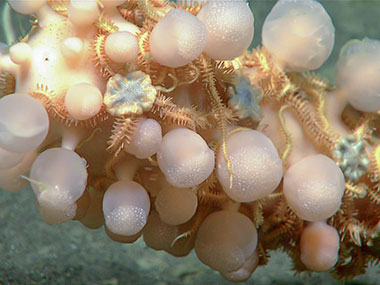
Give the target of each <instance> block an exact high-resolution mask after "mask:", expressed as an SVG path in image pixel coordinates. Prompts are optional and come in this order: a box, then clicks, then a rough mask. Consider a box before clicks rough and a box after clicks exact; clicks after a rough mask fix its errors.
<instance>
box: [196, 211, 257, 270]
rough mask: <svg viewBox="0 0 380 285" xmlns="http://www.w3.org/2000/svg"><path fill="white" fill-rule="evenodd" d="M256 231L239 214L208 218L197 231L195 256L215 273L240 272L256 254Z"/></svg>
mask: <svg viewBox="0 0 380 285" xmlns="http://www.w3.org/2000/svg"><path fill="white" fill-rule="evenodd" d="M256 245H257V231H256V228H255V225H254V224H253V223H252V221H251V220H250V219H249V218H247V217H246V216H244V215H243V214H240V213H238V212H234V211H229V210H223V211H218V212H214V213H212V214H210V215H209V216H208V217H207V218H206V219H205V220H204V221H203V223H202V224H201V226H200V227H199V230H198V233H197V236H196V239H195V247H194V248H195V253H196V254H197V256H198V258H199V260H200V261H202V262H203V263H204V264H206V265H208V266H209V267H211V268H212V269H214V270H217V271H221V272H232V271H236V270H238V269H240V268H241V267H242V266H243V265H244V264H245V263H246V261H247V260H248V258H250V257H251V256H252V255H253V253H254V252H255V249H256Z"/></svg>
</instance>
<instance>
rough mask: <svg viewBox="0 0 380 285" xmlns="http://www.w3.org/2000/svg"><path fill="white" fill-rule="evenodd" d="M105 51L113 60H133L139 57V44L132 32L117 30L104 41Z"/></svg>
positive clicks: (117, 61)
mask: <svg viewBox="0 0 380 285" xmlns="http://www.w3.org/2000/svg"><path fill="white" fill-rule="evenodd" d="M104 51H105V53H106V55H107V56H108V57H109V59H110V60H112V61H113V62H116V63H126V62H132V61H134V60H135V59H136V58H137V54H138V52H139V44H138V42H137V38H136V36H134V35H132V34H131V33H129V32H115V33H112V34H110V35H109V36H108V37H107V39H106V41H105V43H104Z"/></svg>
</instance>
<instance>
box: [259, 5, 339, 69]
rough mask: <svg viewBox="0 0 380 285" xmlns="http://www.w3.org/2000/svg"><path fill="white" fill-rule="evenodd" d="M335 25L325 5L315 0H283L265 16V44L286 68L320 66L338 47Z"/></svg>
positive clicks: (313, 67) (315, 67)
mask: <svg viewBox="0 0 380 285" xmlns="http://www.w3.org/2000/svg"><path fill="white" fill-rule="evenodd" d="M334 37H335V28H334V26H333V24H332V22H331V19H330V16H329V15H328V14H327V12H326V11H325V9H324V8H323V6H322V5H321V4H320V3H318V2H317V1H314V0H293V1H287V0H280V1H278V2H277V4H276V5H275V6H274V7H273V8H272V10H271V12H270V13H269V14H268V16H267V17H266V19H265V22H264V25H263V31H262V41H263V45H264V46H265V47H266V48H267V49H268V50H269V51H270V53H271V54H272V55H274V56H275V57H276V58H277V60H278V61H279V62H280V63H281V64H282V65H284V66H285V67H286V68H288V69H289V70H292V71H307V70H313V69H317V68H319V67H320V66H321V65H322V64H323V63H324V62H325V61H326V59H327V58H328V57H329V55H330V53H331V51H332V49H333V46H334Z"/></svg>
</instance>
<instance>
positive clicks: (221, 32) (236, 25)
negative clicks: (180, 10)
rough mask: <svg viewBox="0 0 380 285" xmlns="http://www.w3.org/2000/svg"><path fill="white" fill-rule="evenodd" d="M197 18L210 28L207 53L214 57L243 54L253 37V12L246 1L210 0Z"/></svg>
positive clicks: (233, 56)
mask: <svg viewBox="0 0 380 285" xmlns="http://www.w3.org/2000/svg"><path fill="white" fill-rule="evenodd" d="M197 17H198V18H199V19H200V20H201V21H202V22H203V23H204V24H205V26H206V29H207V43H206V47H205V49H204V52H205V53H206V54H207V55H208V56H209V57H211V58H213V59H220V60H229V59H234V58H235V57H238V56H240V55H242V54H243V53H244V51H245V50H246V49H247V48H248V47H249V45H250V43H251V41H252V39H253V34H254V25H253V22H254V19H253V14H252V11H251V9H250V8H249V6H248V4H247V2H246V1H245V0H241V1H225V0H222V1H215V0H209V1H207V3H206V5H204V6H203V7H202V9H201V10H200V11H199V13H198V15H197Z"/></svg>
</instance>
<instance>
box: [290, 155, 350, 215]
mask: <svg viewBox="0 0 380 285" xmlns="http://www.w3.org/2000/svg"><path fill="white" fill-rule="evenodd" d="M344 189H345V186H344V176H343V173H342V171H341V170H340V168H339V167H338V166H337V165H336V164H335V162H334V161H333V160H332V159H330V158H329V157H327V156H325V155H321V154H318V155H313V156H308V157H306V158H304V159H302V160H300V161H298V162H296V163H295V164H294V165H292V166H291V167H290V168H289V169H288V171H287V172H286V174H285V176H284V186H283V192H284V195H285V198H286V201H287V203H288V205H289V206H290V207H291V208H292V209H293V210H294V212H295V213H296V214H297V216H298V217H300V218H301V219H303V220H306V221H311V222H317V221H323V220H325V219H327V218H329V217H331V216H332V215H334V214H335V212H336V211H338V209H339V207H340V204H341V202H342V197H343V194H344Z"/></svg>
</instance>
